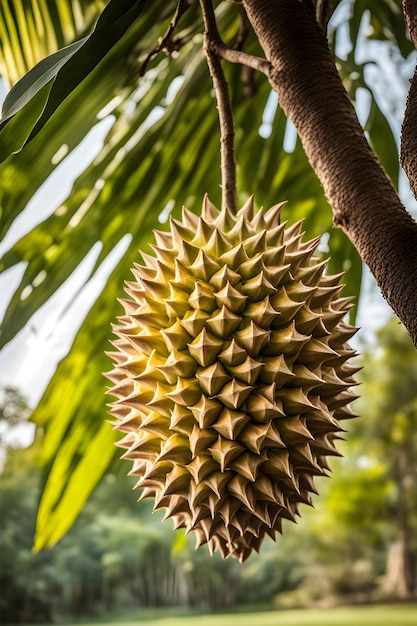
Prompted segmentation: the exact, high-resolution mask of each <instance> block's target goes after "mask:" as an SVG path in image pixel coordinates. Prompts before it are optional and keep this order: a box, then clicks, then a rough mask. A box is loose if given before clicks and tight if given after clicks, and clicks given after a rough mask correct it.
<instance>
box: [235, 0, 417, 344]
mask: <svg viewBox="0 0 417 626" xmlns="http://www.w3.org/2000/svg"><path fill="white" fill-rule="evenodd" d="M243 5H244V7H245V9H246V12H247V14H248V17H249V20H250V22H251V24H252V27H253V29H254V31H255V33H256V35H257V37H258V40H259V42H260V45H261V46H262V48H263V50H264V53H265V57H266V59H267V60H268V61H270V63H271V70H270V73H269V80H270V84H271V86H272V87H273V89H274V90H275V91H277V92H278V93H279V103H280V106H281V107H282V109H283V111H284V113H285V114H286V115H287V116H288V117H289V118H291V120H292V121H293V123H294V125H295V127H296V128H297V131H298V134H299V136H300V139H301V141H302V143H303V146H304V149H305V152H306V154H307V157H308V159H309V161H310V163H311V165H312V167H313V169H314V170H315V172H316V174H317V177H318V178H319V180H320V182H321V184H322V186H323V188H324V191H325V193H326V196H327V198H328V200H329V203H330V205H331V207H332V209H333V215H334V224H335V226H339V227H342V228H343V230H344V231H345V233H346V234H347V236H348V237H349V238H350V240H351V241H352V243H353V244H354V245H355V247H356V249H357V250H358V252H359V254H360V255H361V257H362V259H363V260H364V261H365V262H366V263H367V264H368V266H369V267H370V269H371V271H372V272H373V274H374V276H375V278H376V280H377V282H378V284H379V286H380V288H381V291H382V293H383V295H384V297H385V298H386V300H387V301H388V302H389V304H390V305H391V307H392V308H393V309H394V311H395V312H396V313H397V315H398V317H399V318H400V319H401V321H402V322H403V323H404V325H405V327H406V328H407V330H408V332H409V333H410V335H411V337H412V339H413V341H414V344H415V345H416V346H417V224H416V222H414V220H413V219H412V218H411V216H410V215H409V214H408V213H407V212H406V210H405V209H404V207H403V206H402V204H401V202H400V200H399V198H398V195H397V193H396V191H395V189H394V187H393V186H392V184H391V182H390V180H389V179H388V177H387V176H386V174H385V172H384V170H383V169H382V167H381V166H380V164H379V163H378V161H377V158H376V156H375V154H374V153H373V151H372V149H371V148H370V146H369V144H368V142H367V140H366V138H365V136H364V133H363V131H362V128H361V126H360V124H359V122H358V119H357V117H356V114H355V111H354V109H353V107H352V104H351V102H350V100H349V98H348V96H347V94H346V91H345V89H344V87H343V85H342V82H341V80H340V77H339V75H338V73H337V70H336V67H335V64H334V61H333V58H332V54H331V51H330V49H329V46H328V43H327V39H326V36H325V33H324V31H323V30H322V28H321V27H320V26H319V24H318V23H317V20H316V18H315V15H312V12H311V10H310V9H309V8H308V7H307V6H306V5H305V4H304V3H303V2H296V1H294V0H243Z"/></svg>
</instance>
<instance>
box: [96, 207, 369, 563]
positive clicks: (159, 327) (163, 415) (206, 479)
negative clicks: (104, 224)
mask: <svg viewBox="0 0 417 626" xmlns="http://www.w3.org/2000/svg"><path fill="white" fill-rule="evenodd" d="M281 206H282V205H277V206H275V207H273V208H271V209H270V210H269V211H267V212H266V213H264V212H263V211H262V210H261V211H259V212H258V213H256V214H255V215H254V211H253V202H252V200H251V199H250V200H249V201H248V202H247V203H246V204H245V205H244V206H243V208H242V209H240V211H239V212H238V213H237V215H233V214H232V213H231V212H230V211H228V210H222V211H218V210H217V209H216V208H215V207H214V205H213V204H211V203H210V201H209V200H208V199H207V198H205V200H204V203H203V208H202V214H201V217H198V216H197V215H195V214H193V213H191V212H190V211H188V210H187V209H185V208H184V209H183V217H182V221H177V220H175V219H171V231H170V232H158V231H156V232H155V237H156V244H157V245H154V246H152V249H153V251H154V253H155V256H152V255H148V254H143V253H142V257H143V261H144V265H135V267H134V269H133V270H132V272H133V275H134V280H133V281H132V282H128V283H127V288H126V292H127V293H128V295H129V296H130V299H126V300H123V301H122V304H123V306H124V309H125V315H124V316H123V317H120V318H119V324H118V325H116V326H115V327H114V332H115V334H116V335H117V337H118V339H117V340H115V341H114V342H113V345H114V347H115V348H116V351H115V352H112V353H110V356H111V357H112V358H113V360H114V362H115V366H114V369H113V370H112V371H111V372H110V373H108V374H107V376H108V378H109V379H110V380H111V381H112V382H113V383H114V386H113V388H112V389H111V390H110V392H109V393H111V394H112V395H113V396H115V397H117V398H118V399H117V401H115V402H114V403H113V404H112V405H111V413H112V414H113V416H114V418H115V420H116V421H115V428H116V429H118V430H120V431H122V432H124V433H126V436H125V437H124V438H123V439H122V441H120V443H119V445H120V446H121V447H122V448H126V449H127V452H126V453H125V454H124V455H123V458H125V459H129V460H131V461H132V462H133V466H132V470H131V472H130V473H131V474H132V475H135V476H138V477H139V481H138V483H137V487H141V488H143V493H142V496H141V497H144V498H148V497H150V498H154V500H155V505H154V509H160V508H164V509H166V515H165V518H169V517H170V518H172V519H173V521H174V527H175V528H176V529H177V528H185V529H186V531H187V532H188V531H193V532H194V533H195V535H196V537H197V547H198V546H200V545H201V544H204V543H207V544H208V546H209V548H210V551H211V552H213V551H214V550H219V551H220V553H221V554H222V556H223V557H227V556H229V555H232V556H234V557H236V558H237V559H239V560H240V561H244V560H245V559H246V558H247V557H248V556H249V554H250V553H251V551H252V550H253V549H254V550H258V549H259V547H260V544H261V542H262V540H263V538H264V536H265V535H269V536H271V537H273V538H274V536H275V534H276V531H278V532H281V524H282V520H283V519H284V518H287V519H290V520H293V521H294V520H295V517H296V515H299V509H298V504H299V503H307V504H309V503H311V500H310V493H317V492H316V489H315V484H314V477H315V476H321V475H325V474H326V470H327V469H329V467H328V464H327V460H326V456H328V455H337V454H338V453H337V451H336V448H335V443H334V442H335V439H337V438H339V435H338V433H340V431H341V430H342V429H341V426H340V424H339V421H340V420H342V419H345V418H350V417H352V416H353V414H352V412H351V410H350V408H349V407H348V404H349V403H350V402H351V401H352V400H353V399H354V398H355V397H356V396H355V395H354V394H353V393H352V391H350V389H349V388H350V387H351V386H352V384H354V380H353V378H352V375H353V374H354V373H355V372H356V371H357V369H358V368H355V367H353V366H352V365H350V364H348V362H347V361H348V359H349V358H350V357H352V356H353V355H354V354H355V352H354V350H353V349H351V348H349V346H348V345H347V343H346V342H347V340H348V339H349V338H350V337H351V336H352V335H353V334H354V332H355V331H356V329H354V328H353V327H351V326H349V325H348V324H347V323H346V322H345V321H344V319H343V318H344V317H345V315H346V312H347V311H348V310H349V308H350V306H351V304H350V303H351V299H350V298H344V297H341V296H340V291H341V289H342V287H341V286H339V285H338V281H339V279H340V275H339V276H329V275H327V274H326V273H325V268H326V264H327V263H326V261H321V260H320V259H319V258H318V257H316V256H314V252H315V250H316V247H317V244H318V239H316V240H313V241H309V242H305V243H303V242H302V233H301V228H302V224H301V222H298V223H296V224H294V225H292V226H289V227H286V224H279V213H280V208H281Z"/></svg>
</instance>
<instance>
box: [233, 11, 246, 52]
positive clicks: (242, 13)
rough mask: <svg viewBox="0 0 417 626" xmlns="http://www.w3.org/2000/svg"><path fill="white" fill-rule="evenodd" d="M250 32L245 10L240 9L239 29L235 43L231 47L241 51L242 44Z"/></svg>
mask: <svg viewBox="0 0 417 626" xmlns="http://www.w3.org/2000/svg"><path fill="white" fill-rule="evenodd" d="M249 31H250V22H249V20H248V16H247V15H246V11H245V9H244V8H243V7H242V6H241V7H240V27H239V32H238V34H237V37H236V41H235V43H234V45H233V48H234V49H235V50H242V48H243V44H244V43H245V41H246V39H247V37H248V35H249Z"/></svg>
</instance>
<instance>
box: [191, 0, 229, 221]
mask: <svg viewBox="0 0 417 626" xmlns="http://www.w3.org/2000/svg"><path fill="white" fill-rule="evenodd" d="M200 5H201V10H202V13H203V20H204V28H205V30H204V54H205V55H206V58H207V64H208V67H209V71H210V76H211V78H212V80H213V85H214V90H215V92H216V98H217V108H218V111H219V122H220V142H221V176H222V208H228V209H230V211H232V212H233V213H236V212H237V208H238V206H237V191H236V161H235V154H234V138H235V130H234V123H233V111H232V103H231V101H230V97H229V90H228V86H227V82H226V79H225V76H224V73H223V69H222V66H221V61H220V58H219V56H218V55H217V53H216V52H215V51H214V45H215V44H217V43H218V42H221V39H220V35H219V31H218V30H217V24H216V17H215V15H214V10H213V5H212V3H211V0H200Z"/></svg>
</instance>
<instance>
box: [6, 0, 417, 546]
mask: <svg viewBox="0 0 417 626" xmlns="http://www.w3.org/2000/svg"><path fill="white" fill-rule="evenodd" d="M145 4H146V3H145V2H133V1H131V2H128V1H126V2H120V1H119V0H112V1H111V2H109V3H108V5H107V7H106V8H105V10H104V12H103V13H102V14H101V18H100V20H101V22H98V23H97V27H96V28H95V30H91V29H92V27H93V23H94V20H95V19H96V18H97V17H98V16H99V15H100V10H102V9H103V3H102V2H98V1H96V2H93V1H91V2H88V1H87V0H83V2H81V3H79V2H70V3H68V2H63V1H61V0H55V1H52V0H51V1H48V2H40V1H39V0H38V1H37V2H33V3H20V2H14V1H12V2H8V3H5V2H3V3H1V9H0V11H1V15H0V23H1V24H2V30H1V32H0V38H1V52H0V66H1V71H2V73H3V76H4V78H5V79H6V81H8V82H9V83H10V84H12V83H16V80H17V78H18V77H20V76H21V75H23V73H24V72H25V71H26V70H27V69H28V68H29V66H32V65H34V64H35V63H36V62H39V61H41V59H42V58H43V57H44V55H45V54H46V53H48V54H51V53H52V54H53V53H54V52H55V51H56V49H58V48H61V47H62V46H63V45H67V46H68V45H70V46H72V47H70V48H69V49H67V52H68V54H67V52H65V53H60V57H59V63H56V60H57V57H52V60H51V58H50V59H49V61H46V62H44V64H43V65H40V66H39V65H38V66H36V67H35V69H33V70H32V73H29V74H27V75H26V78H24V79H23V82H21V83H17V84H15V87H14V90H13V91H12V92H11V93H10V94H9V96H8V99H7V101H6V108H5V111H4V118H3V121H2V122H1V123H2V124H3V129H2V131H1V132H0V155H1V158H2V159H5V160H4V162H3V164H2V166H1V169H0V189H1V192H0V193H1V195H0V211H1V214H0V220H1V221H0V232H1V236H4V235H6V234H7V233H8V232H9V229H10V228H11V225H12V224H14V223H15V220H16V219H17V218H18V217H19V216H20V215H22V214H23V211H24V209H25V207H26V206H27V204H28V202H29V200H30V199H31V198H33V196H34V195H35V194H36V192H37V190H38V189H39V188H40V187H41V186H42V185H43V183H44V182H45V181H46V180H47V178H48V176H50V175H51V174H52V173H57V172H59V171H60V169H61V168H65V161H66V158H68V156H69V155H70V154H71V153H72V152H74V151H75V150H76V149H77V148H79V149H80V150H82V149H83V145H84V144H83V141H84V140H85V138H86V137H87V136H88V133H89V132H90V130H91V129H92V128H94V127H96V126H98V125H99V124H101V125H102V128H103V134H104V135H105V137H104V146H103V148H102V150H101V151H100V152H99V154H98V155H97V156H96V157H95V158H94V159H93V160H92V162H91V163H90V164H89V165H88V167H87V168H86V169H85V171H84V172H82V173H81V174H80V176H78V177H77V179H76V180H75V181H74V183H73V187H72V190H71V193H70V194H69V196H68V197H67V198H66V199H65V200H64V201H63V202H62V203H61V204H60V205H59V206H55V205H54V204H53V203H51V206H50V208H49V211H48V212H47V215H46V217H42V220H41V221H40V222H39V223H38V224H37V225H36V226H35V227H34V228H32V229H31V230H30V231H29V232H26V233H25V234H23V235H22V236H21V238H20V239H19V240H18V241H17V242H16V243H14V244H11V245H10V246H9V248H8V249H7V250H6V251H5V253H4V254H3V257H2V258H1V260H0V269H1V270H3V271H6V270H8V269H9V268H12V267H15V266H18V265H19V264H20V266H21V267H22V268H24V270H23V273H22V277H21V280H20V281H19V283H18V285H17V287H16V290H15V292H14V294H13V295H12V297H11V299H10V303H9V306H8V308H7V311H6V313H5V316H4V320H3V323H2V329H1V336H0V341H1V345H6V343H7V342H9V341H10V340H11V339H12V338H13V337H15V336H16V334H17V333H18V332H19V331H20V330H21V329H22V328H23V327H24V326H25V325H26V324H27V323H29V322H30V320H31V317H32V316H33V314H34V313H35V312H36V311H37V310H39V309H40V308H41V307H42V306H43V305H44V304H45V303H46V302H47V301H48V300H49V299H50V298H51V296H52V295H53V294H54V293H56V292H57V290H58V289H59V288H61V287H62V286H63V285H64V284H65V282H66V281H67V279H68V278H69V277H70V276H71V275H72V274H73V272H74V271H75V270H76V269H77V268H79V267H80V266H81V265H82V263H83V262H84V261H85V259H86V257H87V255H88V254H90V253H91V251H93V252H92V254H93V255H94V263H93V268H92V270H91V273H90V275H89V276H88V278H87V280H86V282H87V283H88V281H89V280H91V279H93V277H94V276H95V275H96V274H97V272H98V271H99V269H100V268H102V266H103V263H104V261H105V260H106V259H107V258H108V257H109V255H110V253H111V252H112V251H113V250H114V249H115V248H117V247H118V246H119V248H118V250H119V261H118V263H117V265H116V267H114V269H113V271H112V272H111V274H110V276H109V278H108V281H107V284H106V286H105V288H104V289H103V291H102V293H101V294H100V296H99V297H98V299H97V301H96V302H95V304H94V305H93V306H92V308H91V310H90V312H89V314H88V315H87V317H86V319H85V321H84V323H83V325H82V327H81V328H80V330H79V332H78V334H77V336H76V338H75V340H74V343H73V345H72V348H71V350H70V352H69V354H68V356H67V357H66V358H65V359H64V360H63V361H62V362H61V363H60V365H59V367H58V368H57V371H56V373H55V375H54V377H53V379H52V381H51V382H50V384H49V386H48V388H47V390H46V392H45V394H44V396H43V398H42V400H41V402H40V404H39V406H38V407H37V409H36V410H35V412H34V415H33V419H34V420H35V422H36V424H37V426H38V429H39V431H40V432H42V433H43V435H44V437H43V445H42V449H41V453H40V459H41V462H42V463H43V464H44V465H45V466H46V468H47V474H48V479H47V482H46V486H45V490H44V494H43V498H42V503H41V507H40V510H39V517H38V532H37V547H38V548H41V547H44V546H46V545H52V544H53V543H54V542H56V541H57V540H58V539H59V538H60V537H61V536H62V535H63V534H64V533H65V532H66V531H67V530H68V528H69V527H70V526H71V524H72V523H73V521H74V519H75V518H76V516H77V514H78V513H79V511H80V510H81V508H82V506H83V505H84V504H85V502H86V500H87V498H88V496H89V494H90V493H91V491H92V489H93V488H94V486H95V485H96V484H97V483H98V481H99V480H100V478H101V477H102V476H103V474H104V473H105V472H106V470H107V469H108V468H109V467H110V465H111V463H112V461H113V460H114V459H115V457H116V452H115V451H114V448H113V441H114V436H113V434H112V432H111V430H110V429H109V427H108V425H107V424H106V423H105V421H104V416H105V400H104V392H105V383H104V380H103V378H102V376H101V372H102V371H103V370H106V369H108V368H109V363H108V361H107V359H106V357H105V356H104V351H105V349H106V348H107V347H108V340H109V337H110V331H109V322H110V320H112V319H114V318H115V317H116V316H117V315H118V314H120V308H119V305H118V304H117V296H120V295H121V289H122V283H123V280H124V279H126V278H127V277H128V276H129V268H130V267H131V266H132V265H133V263H134V261H135V259H136V255H137V252H136V251H137V248H138V247H139V248H141V249H142V250H144V251H145V252H146V250H147V246H148V244H149V242H150V241H151V239H152V237H151V230H152V228H155V226H157V227H160V224H159V221H162V222H163V221H164V220H165V219H166V217H167V215H168V214H169V213H171V214H172V215H173V216H174V217H175V216H177V215H178V213H179V210H180V207H181V204H182V203H184V204H186V205H187V206H188V208H190V209H191V210H197V209H198V207H199V206H200V203H201V198H202V196H203V194H204V193H205V192H206V191H208V192H209V194H210V197H211V199H212V200H213V201H214V202H215V203H217V204H218V203H219V190H218V183H219V177H218V173H217V170H218V161H219V156H218V152H219V150H218V135H217V118H216V109H215V105H214V100H213V95H212V91H211V84H210V80H209V76H208V72H207V68H206V64H205V60H204V58H203V54H202V46H201V44H202V21H201V16H200V12H199V7H198V3H197V2H192V3H185V4H186V5H187V6H188V4H190V6H189V8H188V10H187V11H186V12H185V13H184V15H183V16H182V18H181V20H180V21H179V24H178V27H177V29H176V32H175V36H174V40H173V42H174V43H173V44H172V45H171V48H170V52H171V54H170V55H169V56H168V57H167V56H166V55H165V54H158V55H156V56H154V57H152V58H151V59H149V58H148V55H149V53H150V52H151V51H152V50H153V49H155V47H156V46H157V45H158V42H159V41H160V40H161V37H163V35H164V33H165V31H166V28H167V26H168V23H169V21H170V19H171V18H172V16H173V14H174V11H175V7H176V2H174V1H173V0H170V1H169V2H162V1H158V2H152V3H147V4H146V6H145ZM336 4H337V11H336V13H335V16H334V20H333V24H334V25H333V27H332V29H331V35H330V37H331V42H332V45H333V46H334V49H335V53H336V55H337V63H338V66H339V68H340V73H341V76H342V77H343V79H344V81H345V83H346V86H347V89H348V91H349V95H350V97H351V98H352V99H353V100H355V99H356V97H357V93H358V89H359V88H363V89H365V90H366V91H367V92H368V94H369V96H370V100H371V106H370V110H369V112H368V115H367V119H366V120H365V122H364V124H365V128H366V131H367V133H368V136H369V140H370V141H371V143H372V144H373V145H374V147H375V149H376V151H377V154H378V156H379V158H380V159H381V162H382V163H383V165H384V166H385V167H386V169H387V171H388V172H389V174H390V176H391V178H392V180H393V182H394V184H396V183H397V181H398V172H399V166H398V159H397V151H396V145H395V141H394V135H393V132H392V130H391V127H390V122H389V120H387V119H386V118H385V116H384V114H383V113H382V111H381V108H380V103H379V102H378V99H377V97H376V95H375V93H374V86H373V85H372V83H371V82H370V81H369V80H368V73H367V63H366V62H365V63H364V62H358V60H357V55H356V54H355V51H356V46H357V45H358V43H359V41H360V38H361V36H362V33H361V28H360V26H361V24H362V25H363V24H364V23H365V21H366V19H367V17H368V16H370V20H371V24H372V33H371V37H372V38H373V39H374V40H378V41H381V42H384V44H385V45H388V46H391V47H392V48H393V49H395V50H399V52H400V54H401V55H402V56H403V57H404V58H405V57H406V56H407V55H408V54H409V53H410V51H411V44H410V42H409V40H408V38H407V35H406V28H405V24H404V20H403V19H402V16H401V10H400V4H401V3H400V1H399V0H390V1H388V0H384V1H383V2H378V3H371V2H369V1H363V0H355V1H353V2H351V3H350V2H348V1H347V0H346V1H344V0H342V1H341V2H339V3H336ZM349 4H351V12H350V14H349V13H348V12H346V10H345V9H346V7H347V5H349ZM142 9H143V10H142ZM106 12H107V13H106ZM216 14H217V20H218V25H219V29H220V31H221V34H222V36H223V38H224V40H225V41H226V43H228V44H231V45H233V42H234V41H236V38H237V37H238V34H239V29H240V13H239V7H238V5H236V4H234V3H231V2H226V1H223V2H220V3H219V4H218V6H217V8H216ZM106 15H107V18H106ZM109 16H110V18H112V17H114V16H115V17H116V18H118V19H116V21H115V22H114V25H116V24H118V25H119V26H120V31H118V33H119V35H121V34H122V31H123V32H124V31H126V32H125V34H124V36H123V37H121V38H120V39H119V40H118V41H116V40H117V38H118V36H115V37H114V39H112V40H111V39H109V36H110V35H109V32H108V30H106V28H107V27H108V28H109V29H110V30H111V29H112V27H113V23H112V19H108V18H109ZM338 16H340V17H338ZM100 24H101V26H103V25H104V26H105V27H106V28H101V27H99V25H100ZM346 26H348V30H346V28H345V27H346ZM41 27H42V28H41ZM88 33H90V34H88ZM347 33H348V35H347ZM80 37H84V39H80ZM346 37H348V40H346V41H345V43H344V45H342V46H340V45H339V43H340V41H341V40H343V38H345V39H346ZM74 41H77V42H78V43H73V42H74ZM80 41H81V42H82V43H81V44H80V43H79V42H80ZM93 42H96V44H97V45H95V44H94V52H95V54H96V53H97V54H96V56H95V58H94V59H91V58H90V54H89V53H90V52H91V46H92V45H93ZM107 44H109V45H107ZM111 45H112V47H111ZM109 47H111V49H109ZM340 49H342V50H344V51H343V52H340ZM346 49H350V52H348V53H346ZM245 50H246V51H247V52H250V53H257V52H259V51H258V45H257V42H256V41H255V40H254V38H253V37H252V36H249V37H248V39H247V41H246V43H245ZM72 53H74V54H72ZM145 60H148V61H149V63H148V65H147V68H146V71H145V72H144V76H143V77H140V74H141V68H143V63H144V61H145ZM45 64H46V65H45ZM225 69H226V73H227V78H228V81H229V84H230V87H231V92H232V97H233V108H234V115H235V124H236V154H237V157H238V188H239V199H240V201H241V202H243V201H244V200H246V198H247V197H248V195H249V194H254V195H255V199H256V202H257V204H258V206H259V205H266V206H267V205H271V204H273V203H275V202H276V201H277V200H282V199H287V200H288V210H287V213H286V216H287V217H288V218H289V219H290V220H291V221H295V220H297V219H299V218H301V217H303V218H305V227H306V230H307V231H308V234H309V235H310V236H316V235H321V234H323V233H329V234H330V237H329V241H328V246H329V249H330V253H331V255H332V262H331V267H330V271H333V272H334V271H339V270H341V269H346V270H347V274H346V282H347V285H348V287H347V290H348V292H349V293H353V294H358V292H359V285H360V277H361V262H360V260H359V257H358V255H357V253H356V252H355V250H354V249H353V247H352V245H351V244H350V243H349V241H348V240H347V239H346V237H345V236H344V235H343V234H342V233H341V231H333V230H332V228H331V213H330V210H329V207H328V206H327V203H326V201H325V199H324V197H323V194H322V191H321V188H320V185H319V184H318V182H317V179H316V178H315V176H314V174H313V172H312V170H311V168H310V166H309V164H308V162H307V160H306V157H305V155H304V152H303V150H302V148H301V145H300V142H299V141H298V140H297V141H296V142H295V145H293V146H291V147H288V137H289V132H290V125H289V124H288V122H287V120H286V119H285V117H284V115H283V113H282V111H281V110H280V109H279V107H278V108H277V107H276V106H274V99H273V98H271V94H270V88H269V85H268V83H267V81H266V80H265V79H263V78H260V77H259V76H257V75H253V74H252V73H249V75H248V73H247V72H246V73H245V72H244V71H243V70H242V69H241V68H240V67H238V66H227V67H226V68H225ZM88 71H89V73H88ZM45 72H46V73H45ZM84 75H85V77H84ZM83 77H84V80H82V78H83ZM45 104H46V107H45V108H44V106H45ZM52 113H53V115H52ZM41 128H42V130H41V132H39V133H38V131H40V129H41ZM104 129H106V130H104ZM381 136H383V137H384V140H383V141H381ZM29 140H30V141H29ZM28 141H29V143H27V142H28ZM25 143H27V145H26V147H25V149H24V150H23V151H21V152H20V153H18V154H15V155H10V153H11V152H13V151H15V150H16V149H19V148H20V147H21V146H22V145H23V144H25ZM7 155H10V156H7ZM6 157H7V158H6ZM254 163H256V164H257V167H256V168H255V169H254ZM277 164H279V167H277ZM158 220H159V221H158ZM63 399H64V401H63Z"/></svg>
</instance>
